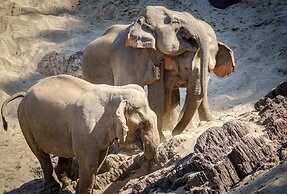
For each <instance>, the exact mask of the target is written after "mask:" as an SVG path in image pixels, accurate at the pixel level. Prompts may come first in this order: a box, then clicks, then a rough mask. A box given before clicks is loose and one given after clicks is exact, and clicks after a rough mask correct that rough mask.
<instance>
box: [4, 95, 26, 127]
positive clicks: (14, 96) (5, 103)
mask: <svg viewBox="0 0 287 194" xmlns="http://www.w3.org/2000/svg"><path fill="white" fill-rule="evenodd" d="M25 95H26V92H18V93H16V94H14V95H13V96H11V97H10V98H8V99H6V100H5V101H4V102H3V104H2V106H1V116H2V122H3V128H4V130H5V131H7V128H8V123H7V121H6V119H5V117H4V114H3V113H4V108H5V107H6V105H7V104H8V103H9V102H11V101H13V100H15V99H16V98H20V97H24V96H25Z"/></svg>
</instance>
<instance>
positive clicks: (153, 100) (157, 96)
mask: <svg viewBox="0 0 287 194" xmlns="http://www.w3.org/2000/svg"><path fill="white" fill-rule="evenodd" d="M148 101H149V105H150V108H151V109H152V110H153V111H154V112H155V113H156V116H157V128H158V132H159V135H160V141H161V142H163V141H164V140H165V136H164V135H163V133H162V124H163V111H164V84H163V80H162V79H160V80H156V81H154V82H153V83H152V84H150V85H148Z"/></svg>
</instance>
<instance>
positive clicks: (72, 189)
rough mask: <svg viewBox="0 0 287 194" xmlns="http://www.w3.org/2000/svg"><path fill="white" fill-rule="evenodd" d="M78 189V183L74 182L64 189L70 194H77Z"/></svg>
mask: <svg viewBox="0 0 287 194" xmlns="http://www.w3.org/2000/svg"><path fill="white" fill-rule="evenodd" d="M76 188H77V181H72V182H71V183H70V184H69V185H66V186H65V187H63V191H64V192H66V193H69V194H75V193H76Z"/></svg>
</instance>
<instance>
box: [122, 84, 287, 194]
mask: <svg viewBox="0 0 287 194" xmlns="http://www.w3.org/2000/svg"><path fill="white" fill-rule="evenodd" d="M280 88H282V85H280ZM276 91H278V88H277V90H276ZM281 91H282V90H281ZM280 94H282V93H280ZM286 102H287V99H286V94H285V96H282V95H278V92H277V95H276V94H275V95H273V97H272V98H271V96H269V97H266V99H265V104H264V105H263V106H262V107H261V109H260V112H259V119H258V117H256V118H254V119H250V122H248V121H230V122H227V123H225V124H224V125H223V126H222V127H211V128H209V129H207V130H206V131H205V132H204V133H203V134H202V135H201V136H200V137H199V138H198V139H197V142H196V144H195V147H194V152H193V153H190V154H189V155H187V156H186V157H185V158H183V159H180V160H175V161H174V163H167V164H168V166H165V167H166V168H161V169H159V170H157V171H156V172H154V173H151V174H149V175H146V176H143V177H141V178H140V179H138V180H137V181H134V182H130V183H128V184H126V185H125V186H124V187H123V188H122V189H121V190H120V192H121V193H126V192H128V193H141V192H142V193H154V192H176V191H180V192H187V193H226V192H228V191H229V190H230V189H231V188H232V187H234V186H235V185H236V184H237V183H239V182H240V181H241V180H243V179H244V178H245V177H246V176H248V175H250V174H253V173H255V172H256V171H258V170H264V169H269V168H271V167H273V166H275V165H276V164H278V163H279V161H280V160H286V158H287V146H286V145H287V135H286V133H287V125H286V124H287V107H286V106H287V103H286ZM251 122H252V123H251ZM254 122H255V123H258V124H259V125H260V126H262V125H263V126H264V127H263V128H265V130H263V131H264V132H262V133H261V134H260V135H256V136H254V135H253V134H251V133H252V132H253V131H254V129H253V126H254ZM172 141H173V139H171V140H170V142H167V143H166V144H165V145H163V146H162V147H165V146H166V147H172V145H173V144H172V143H171V142H172ZM185 141H188V139H186V140H185ZM167 145H168V146H167ZM167 150H168V149H167ZM171 150H172V149H171ZM171 150H169V151H167V152H168V154H166V155H173V156H175V155H176V154H172V151H171ZM162 151H163V150H162ZM161 154H162V155H165V154H163V153H161ZM165 161H167V160H165Z"/></svg>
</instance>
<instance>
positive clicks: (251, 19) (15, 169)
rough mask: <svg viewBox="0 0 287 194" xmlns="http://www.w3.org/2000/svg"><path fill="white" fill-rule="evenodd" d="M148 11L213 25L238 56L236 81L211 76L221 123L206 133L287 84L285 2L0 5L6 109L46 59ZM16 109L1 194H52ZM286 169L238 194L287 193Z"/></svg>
mask: <svg viewBox="0 0 287 194" xmlns="http://www.w3.org/2000/svg"><path fill="white" fill-rule="evenodd" d="M146 5H165V6H166V7H168V8H171V9H174V10H178V11H188V12H191V13H192V14H193V15H195V16H196V17H198V18H201V19H203V20H205V21H207V22H208V23H209V24H211V25H212V26H213V27H214V29H215V32H216V34H217V37H218V39H219V40H220V41H221V42H224V43H226V44H227V45H229V46H230V47H231V48H232V49H233V51H234V55H235V62H236V65H237V67H236V70H235V73H234V74H232V75H231V76H229V77H226V78H217V77H215V76H214V75H212V76H211V80H210V82H209V93H208V95H209V103H210V107H211V110H212V113H213V114H214V115H215V116H216V118H217V121H216V122H214V123H211V124H208V126H211V125H212V126H214V125H222V123H224V122H226V121H228V120H230V119H234V118H237V117H239V116H240V115H242V114H244V113H246V112H250V111H253V110H254V108H253V104H254V102H255V101H257V100H258V99H259V98H261V97H262V96H264V95H265V94H266V93H267V92H268V91H269V90H270V89H271V88H273V87H275V86H277V85H278V84H279V83H280V82H282V81H286V78H287V77H286V71H287V64H286V59H287V46H286V45H287V28H286V25H287V9H286V5H287V4H286V2H285V1H284V0H277V1H267V0H263V1H260V0H254V1H248V0H242V1H241V2H240V3H237V4H235V5H232V6H230V7H228V8H226V9H217V8H214V7H212V6H211V5H210V4H209V2H208V0H202V1H194V2H189V1H181V0H179V1H173V0H169V1H160V0H156V1H152V0H147V1H143V0H142V1H137V3H135V2H130V1H109V0H105V1H97V0H86V1H81V0H63V1H57V0H50V1H44V0H40V1H35V0H22V1H16V0H5V1H1V3H0V50H1V52H0V104H2V102H3V101H4V100H5V99H6V98H8V97H9V96H10V95H12V94H14V93H15V92H18V91H24V90H26V89H28V88H29V87H30V86H31V85H33V84H34V83H35V82H36V81H37V80H39V79H40V78H42V77H44V76H45V75H43V74H41V73H39V69H38V63H39V62H40V60H41V59H42V58H43V57H44V56H45V54H47V53H49V52H51V51H56V52H57V53H59V54H60V55H61V56H66V57H68V56H70V55H71V54H73V53H75V52H77V51H82V50H83V49H84V48H85V47H86V46H87V45H88V43H89V42H91V41H92V40H93V39H94V38H96V37H97V36H99V35H100V34H102V33H103V32H104V30H105V29H106V28H107V27H109V26H110V25H112V24H116V23H117V24H127V23H131V22H133V21H134V19H135V18H136V17H137V14H138V13H139V12H140V10H141V9H142V8H143V7H144V6H146ZM182 93H184V91H182ZM18 103H19V101H15V102H12V103H11V104H9V105H8V106H7V109H6V110H5V116H6V118H7V121H8V124H9V128H8V131H4V130H3V129H2V128H1V127H0V155H1V157H0V193H5V192H7V193H23V194H24V193H37V194H38V193H46V191H44V189H43V187H42V183H43V180H42V177H43V175H42V174H41V170H40V166H39V163H38V161H37V159H36V158H35V157H34V155H33V154H32V153H31V151H30V149H29V148H28V145H27V144H26V142H25V139H24V138H23V135H22V133H21V130H20V128H19V124H18V121H17V114H16V112H17V104H18ZM0 124H1V126H2V123H0ZM206 128H207V125H204V126H201V127H199V128H197V129H195V130H194V131H192V132H191V133H190V134H189V135H190V136H192V140H191V141H193V142H192V143H190V147H189V148H190V149H192V146H193V145H194V142H195V140H196V137H198V136H199V135H200V134H201V133H202V131H204V130H205V129H206ZM167 133H168V132H167ZM286 168H287V166H286V162H285V163H283V164H281V165H280V166H278V167H276V168H274V169H273V170H272V171H270V172H267V174H264V175H259V176H257V177H259V178H256V180H252V179H253V178H252V177H251V178H250V179H249V180H247V181H248V182H249V185H250V187H249V189H248V188H246V189H247V190H245V191H242V192H240V193H254V192H256V191H258V193H269V192H271V191H276V192H279V193H284V192H286V190H282V187H279V186H278V185H280V184H281V183H283V182H286V180H287V174H286ZM250 183H251V184H250ZM243 185H244V183H243ZM276 187H278V188H279V189H278V190H276ZM280 189H281V190H280ZM276 192H275V193H276ZM59 193H60V192H59Z"/></svg>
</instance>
